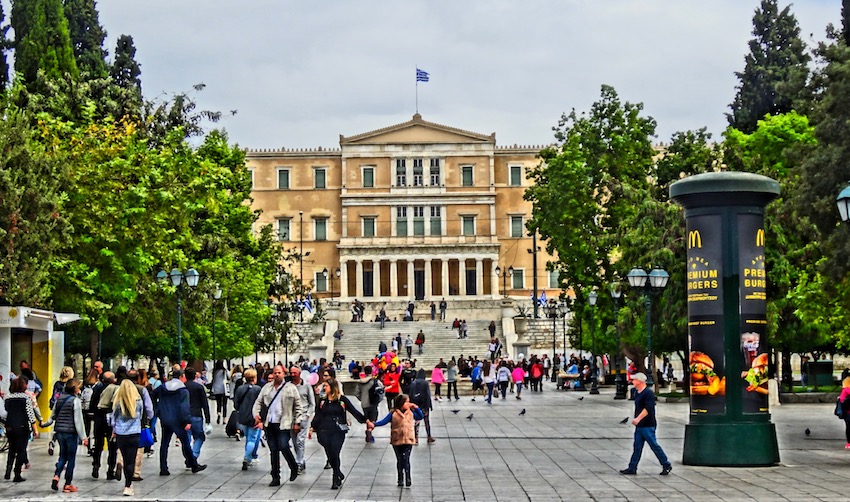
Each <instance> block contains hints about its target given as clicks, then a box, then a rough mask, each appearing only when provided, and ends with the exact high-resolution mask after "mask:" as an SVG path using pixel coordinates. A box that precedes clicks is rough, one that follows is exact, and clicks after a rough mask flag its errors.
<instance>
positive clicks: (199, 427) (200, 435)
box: [189, 417, 207, 458]
mask: <svg viewBox="0 0 850 502" xmlns="http://www.w3.org/2000/svg"><path fill="white" fill-rule="evenodd" d="M189 433H190V434H191V435H192V455H193V456H194V457H195V458H198V457H200V456H201V447H202V446H204V441H206V439H207V435H206V434H204V417H192V430H191V431H189Z"/></svg>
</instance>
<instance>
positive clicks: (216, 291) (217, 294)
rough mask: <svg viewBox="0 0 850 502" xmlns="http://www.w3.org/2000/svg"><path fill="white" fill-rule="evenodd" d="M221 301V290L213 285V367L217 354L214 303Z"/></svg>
mask: <svg viewBox="0 0 850 502" xmlns="http://www.w3.org/2000/svg"><path fill="white" fill-rule="evenodd" d="M220 299H221V288H220V287H218V284H216V285H215V289H214V290H213V293H212V300H213V303H212V314H213V325H212V335H213V366H215V362H216V361H217V360H218V353H217V352H216V347H217V345H216V339H215V307H216V303H217V302H218V301H219V300H220Z"/></svg>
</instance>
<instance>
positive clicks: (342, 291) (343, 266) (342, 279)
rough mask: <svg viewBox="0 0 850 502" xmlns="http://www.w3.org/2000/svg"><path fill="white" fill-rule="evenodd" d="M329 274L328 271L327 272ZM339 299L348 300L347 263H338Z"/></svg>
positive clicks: (342, 261) (345, 261)
mask: <svg viewBox="0 0 850 502" xmlns="http://www.w3.org/2000/svg"><path fill="white" fill-rule="evenodd" d="M328 272H330V271H328ZM339 298H340V299H342V298H348V261H347V260H340V261H339Z"/></svg>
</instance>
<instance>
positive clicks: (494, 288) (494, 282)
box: [490, 260, 507, 298]
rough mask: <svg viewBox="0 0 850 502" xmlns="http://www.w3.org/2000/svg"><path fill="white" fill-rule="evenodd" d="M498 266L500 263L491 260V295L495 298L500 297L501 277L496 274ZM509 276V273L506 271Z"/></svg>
mask: <svg viewBox="0 0 850 502" xmlns="http://www.w3.org/2000/svg"><path fill="white" fill-rule="evenodd" d="M497 266H498V262H497V261H496V260H490V294H492V295H493V298H498V297H499V280H500V279H501V277H499V276H498V274H496V267H497ZM505 273H506V274H507V271H505Z"/></svg>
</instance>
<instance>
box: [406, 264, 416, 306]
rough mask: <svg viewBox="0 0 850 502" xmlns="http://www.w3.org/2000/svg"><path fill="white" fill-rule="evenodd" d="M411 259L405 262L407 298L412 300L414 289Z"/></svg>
mask: <svg viewBox="0 0 850 502" xmlns="http://www.w3.org/2000/svg"><path fill="white" fill-rule="evenodd" d="M413 286H414V285H413V258H412V257H411V258H410V259H408V260H407V298H408V299H413V297H414V295H415V294H416V293H415V291H416V290H415V289H414V287H413Z"/></svg>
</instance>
